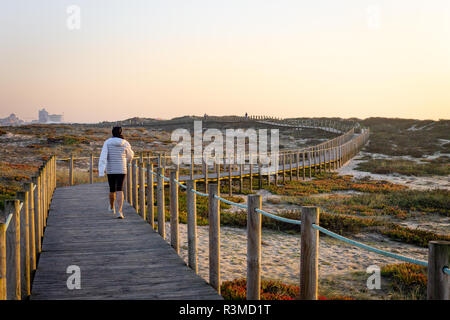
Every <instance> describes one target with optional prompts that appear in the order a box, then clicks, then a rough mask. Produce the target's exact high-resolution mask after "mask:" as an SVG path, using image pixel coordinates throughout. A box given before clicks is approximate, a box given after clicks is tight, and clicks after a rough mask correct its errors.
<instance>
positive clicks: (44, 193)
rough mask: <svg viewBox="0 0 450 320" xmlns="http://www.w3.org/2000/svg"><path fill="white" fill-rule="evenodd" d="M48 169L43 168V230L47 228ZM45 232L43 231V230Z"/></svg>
mask: <svg viewBox="0 0 450 320" xmlns="http://www.w3.org/2000/svg"><path fill="white" fill-rule="evenodd" d="M46 171H47V170H46V168H45V165H44V167H43V168H42V175H41V183H42V188H41V194H42V201H41V203H42V207H43V209H42V228H45V227H46V226H47V177H46V176H47V174H46ZM42 231H43V230H42ZM42 235H44V232H42Z"/></svg>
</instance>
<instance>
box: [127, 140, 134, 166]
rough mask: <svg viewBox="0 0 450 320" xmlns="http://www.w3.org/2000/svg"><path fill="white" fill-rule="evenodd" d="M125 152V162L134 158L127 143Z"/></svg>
mask: <svg viewBox="0 0 450 320" xmlns="http://www.w3.org/2000/svg"><path fill="white" fill-rule="evenodd" d="M125 151H126V153H127V161H131V160H132V159H133V157H134V152H133V150H132V149H131V145H130V143H129V142H128V141H127V147H126V148H125Z"/></svg>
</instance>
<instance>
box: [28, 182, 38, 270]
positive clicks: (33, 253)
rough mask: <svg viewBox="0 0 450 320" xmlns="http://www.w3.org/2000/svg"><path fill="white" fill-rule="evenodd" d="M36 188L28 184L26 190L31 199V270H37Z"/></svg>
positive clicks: (29, 200)
mask: <svg viewBox="0 0 450 320" xmlns="http://www.w3.org/2000/svg"><path fill="white" fill-rule="evenodd" d="M34 186H35V184H33V183H27V184H26V190H28V194H29V199H28V203H29V204H30V205H29V210H30V211H29V217H30V225H29V230H30V264H31V270H33V271H34V270H36V225H35V219H34V216H35V214H34V190H33V189H34Z"/></svg>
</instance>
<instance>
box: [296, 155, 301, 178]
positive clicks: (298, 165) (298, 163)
mask: <svg viewBox="0 0 450 320" xmlns="http://www.w3.org/2000/svg"><path fill="white" fill-rule="evenodd" d="M296 157H297V158H296V159H295V160H297V180H299V179H300V152H297V155H296Z"/></svg>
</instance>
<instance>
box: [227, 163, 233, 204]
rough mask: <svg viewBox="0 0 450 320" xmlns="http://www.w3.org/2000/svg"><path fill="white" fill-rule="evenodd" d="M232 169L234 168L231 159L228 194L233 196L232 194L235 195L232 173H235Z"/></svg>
mask: <svg viewBox="0 0 450 320" xmlns="http://www.w3.org/2000/svg"><path fill="white" fill-rule="evenodd" d="M232 170H233V164H232V163H231V160H230V163H229V164H228V189H229V190H228V195H229V196H230V197H231V196H232V195H233V177H232V175H233V173H232Z"/></svg>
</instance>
